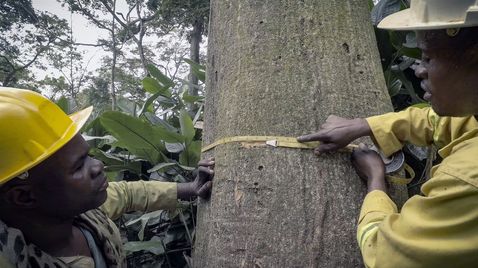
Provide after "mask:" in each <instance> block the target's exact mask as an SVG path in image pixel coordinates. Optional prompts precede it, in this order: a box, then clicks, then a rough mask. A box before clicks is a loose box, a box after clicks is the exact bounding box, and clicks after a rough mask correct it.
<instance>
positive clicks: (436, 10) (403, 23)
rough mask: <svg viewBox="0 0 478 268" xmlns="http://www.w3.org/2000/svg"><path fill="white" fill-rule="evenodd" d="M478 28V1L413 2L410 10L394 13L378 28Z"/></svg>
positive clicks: (419, 0) (424, 0)
mask: <svg viewBox="0 0 478 268" xmlns="http://www.w3.org/2000/svg"><path fill="white" fill-rule="evenodd" d="M472 26H478V0H411V3H410V8H408V9H405V10H402V11H400V12H397V13H394V14H392V15H390V16H388V17H386V18H385V19H383V20H382V21H381V22H380V23H379V24H378V28H382V29H390V30H434V29H449V28H463V27H472Z"/></svg>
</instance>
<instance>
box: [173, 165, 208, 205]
mask: <svg viewBox="0 0 478 268" xmlns="http://www.w3.org/2000/svg"><path fill="white" fill-rule="evenodd" d="M198 166H199V167H198V174H197V176H196V179H195V180H194V181H193V182H187V183H178V198H179V199H181V200H191V199H194V198H196V197H198V196H199V197H201V198H204V199H207V198H209V196H210V195H211V189H212V179H213V178H214V158H209V159H207V160H201V161H199V163H198Z"/></svg>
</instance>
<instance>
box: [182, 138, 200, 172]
mask: <svg viewBox="0 0 478 268" xmlns="http://www.w3.org/2000/svg"><path fill="white" fill-rule="evenodd" d="M201 145H202V142H201V141H192V142H191V143H189V144H188V145H187V146H186V150H184V151H183V152H182V153H181V154H180V155H179V163H180V164H181V165H183V166H188V167H196V166H197V164H198V162H199V157H200V156H201Z"/></svg>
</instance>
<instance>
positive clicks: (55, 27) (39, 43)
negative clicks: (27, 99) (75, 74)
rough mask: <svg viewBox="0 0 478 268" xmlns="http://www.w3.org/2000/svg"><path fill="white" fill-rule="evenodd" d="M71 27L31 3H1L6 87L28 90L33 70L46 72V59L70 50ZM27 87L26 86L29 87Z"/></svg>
mask: <svg viewBox="0 0 478 268" xmlns="http://www.w3.org/2000/svg"><path fill="white" fill-rule="evenodd" d="M68 29H69V28H68V24H67V22H66V21H65V20H62V19H59V18H58V17H57V16H56V15H53V14H50V13H48V12H40V11H37V10H35V9H34V8H33V7H32V5H31V1H30V0H21V1H13V0H5V1H1V3H0V80H1V82H2V85H3V86H20V87H21V86H23V87H25V86H27V87H28V83H31V82H32V80H34V77H33V75H32V74H31V72H30V69H29V68H30V67H33V66H36V67H37V68H40V69H41V68H46V67H45V66H46V65H47V64H46V63H45V62H42V57H44V56H45V55H47V54H48V53H53V52H54V51H57V50H62V49H65V48H67V47H68V43H67V42H64V41H63V40H62V38H65V37H66V36H68ZM25 83H26V84H25Z"/></svg>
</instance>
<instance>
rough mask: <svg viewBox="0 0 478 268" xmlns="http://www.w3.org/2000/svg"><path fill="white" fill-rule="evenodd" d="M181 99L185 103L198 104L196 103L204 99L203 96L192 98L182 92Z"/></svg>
mask: <svg viewBox="0 0 478 268" xmlns="http://www.w3.org/2000/svg"><path fill="white" fill-rule="evenodd" d="M182 99H183V101H184V102H186V103H195V102H198V101H203V100H204V97H203V96H193V95H189V94H188V93H187V92H184V93H183V96H182Z"/></svg>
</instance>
